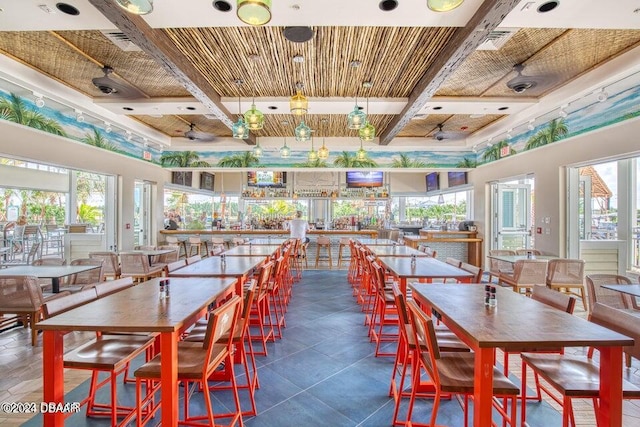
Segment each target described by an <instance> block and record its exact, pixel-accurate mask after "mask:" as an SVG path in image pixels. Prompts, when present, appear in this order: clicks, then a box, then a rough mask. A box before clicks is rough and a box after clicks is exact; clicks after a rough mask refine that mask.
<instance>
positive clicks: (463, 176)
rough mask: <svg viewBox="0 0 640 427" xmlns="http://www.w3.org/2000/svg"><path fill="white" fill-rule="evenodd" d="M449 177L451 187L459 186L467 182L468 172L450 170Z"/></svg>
mask: <svg viewBox="0 0 640 427" xmlns="http://www.w3.org/2000/svg"><path fill="white" fill-rule="evenodd" d="M447 177H448V178H449V187H457V186H458V185H465V184H466V183H467V173H466V172H448V173H447Z"/></svg>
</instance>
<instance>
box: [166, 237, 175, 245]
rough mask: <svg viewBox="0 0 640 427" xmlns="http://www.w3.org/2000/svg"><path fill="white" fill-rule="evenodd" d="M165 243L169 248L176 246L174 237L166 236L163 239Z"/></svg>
mask: <svg viewBox="0 0 640 427" xmlns="http://www.w3.org/2000/svg"><path fill="white" fill-rule="evenodd" d="M165 241H166V242H167V244H168V245H171V246H176V245H177V244H178V238H177V237H176V236H167V237H165Z"/></svg>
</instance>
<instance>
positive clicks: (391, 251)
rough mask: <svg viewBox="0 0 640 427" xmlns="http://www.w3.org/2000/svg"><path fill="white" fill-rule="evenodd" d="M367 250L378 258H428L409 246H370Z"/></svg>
mask: <svg viewBox="0 0 640 427" xmlns="http://www.w3.org/2000/svg"><path fill="white" fill-rule="evenodd" d="M369 250H370V251H371V252H373V253H374V254H375V255H376V256H378V257H383V256H385V257H386V256H391V257H394V256H395V257H411V256H412V255H415V256H417V257H428V256H429V255H427V254H426V253H424V252H422V251H419V250H417V249H413V248H410V247H409V246H371V247H369Z"/></svg>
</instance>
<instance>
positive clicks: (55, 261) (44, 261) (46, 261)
mask: <svg viewBox="0 0 640 427" xmlns="http://www.w3.org/2000/svg"><path fill="white" fill-rule="evenodd" d="M31 265H67V260H66V259H64V258H40V259H37V260H35V261H33V263H32V264H31Z"/></svg>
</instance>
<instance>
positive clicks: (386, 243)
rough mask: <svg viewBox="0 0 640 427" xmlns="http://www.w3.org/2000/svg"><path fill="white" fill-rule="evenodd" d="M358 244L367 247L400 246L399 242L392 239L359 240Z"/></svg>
mask: <svg viewBox="0 0 640 427" xmlns="http://www.w3.org/2000/svg"><path fill="white" fill-rule="evenodd" d="M358 242H360V243H362V244H363V245H365V246H393V245H398V242H396V241H395V240H391V239H365V238H362V239H358Z"/></svg>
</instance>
